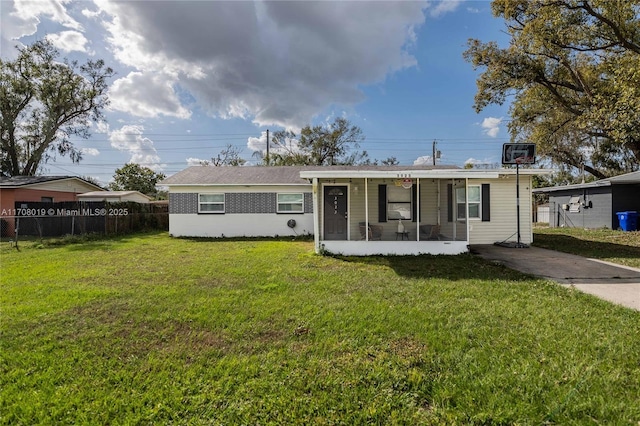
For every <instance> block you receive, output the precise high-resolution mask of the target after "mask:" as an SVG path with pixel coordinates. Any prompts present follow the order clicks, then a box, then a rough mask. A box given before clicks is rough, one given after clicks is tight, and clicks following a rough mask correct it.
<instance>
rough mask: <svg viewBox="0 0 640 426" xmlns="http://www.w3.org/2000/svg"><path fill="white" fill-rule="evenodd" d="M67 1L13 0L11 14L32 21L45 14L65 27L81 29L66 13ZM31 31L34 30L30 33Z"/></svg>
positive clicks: (68, 0)
mask: <svg viewBox="0 0 640 426" xmlns="http://www.w3.org/2000/svg"><path fill="white" fill-rule="evenodd" d="M69 2H70V0H49V1H42V0H14V2H13V6H14V11H13V12H12V13H11V14H12V15H13V16H15V17H17V18H20V19H22V20H25V21H29V20H30V21H33V22H35V21H37V22H40V20H39V19H38V18H39V17H40V16H45V17H47V18H49V19H51V20H52V21H53V22H56V23H58V24H60V25H62V26H64V27H66V28H71V29H74V30H77V31H82V30H83V28H82V25H80V23H79V22H78V21H76V20H75V19H73V18H72V17H71V16H69V14H68V13H67V10H66V5H67V4H68V3H69ZM3 3H4V2H3ZM3 7H4V5H3ZM33 33H35V30H34V31H33V32H32V33H30V34H33Z"/></svg>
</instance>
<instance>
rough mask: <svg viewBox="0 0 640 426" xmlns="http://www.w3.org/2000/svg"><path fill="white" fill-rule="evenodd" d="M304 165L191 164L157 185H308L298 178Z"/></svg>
mask: <svg viewBox="0 0 640 426" xmlns="http://www.w3.org/2000/svg"><path fill="white" fill-rule="evenodd" d="M303 169H304V167H299V166H282V167H258V166H237V167H235V166H225V167H214V166H191V167H189V168H186V169H184V170H182V171H181V172H178V173H176V174H175V175H172V176H169V177H168V178H166V179H164V180H163V181H161V182H159V183H158V185H166V186H172V185H256V184H259V185H308V184H309V182H308V181H306V180H305V179H301V178H300V171H301V170H303Z"/></svg>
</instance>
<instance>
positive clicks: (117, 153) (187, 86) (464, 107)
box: [0, 0, 509, 184]
mask: <svg viewBox="0 0 640 426" xmlns="http://www.w3.org/2000/svg"><path fill="white" fill-rule="evenodd" d="M0 16H1V21H0V26H1V28H2V31H1V32H0V36H1V40H0V43H1V44H0V49H1V51H0V54H1V56H2V58H3V59H4V60H7V59H12V58H14V57H15V56H16V50H15V48H14V46H15V45H16V44H23V45H26V44H29V43H31V42H33V41H34V40H36V39H42V38H48V39H49V40H51V41H52V42H53V43H54V44H55V45H56V46H57V47H58V48H59V50H60V51H61V53H62V55H63V56H65V57H68V58H70V59H78V60H79V61H80V62H83V61H84V60H86V59H88V58H92V59H96V58H102V59H104V60H105V61H106V62H107V64H108V65H109V66H111V67H112V68H114V69H115V70H116V72H117V74H116V75H115V77H114V78H113V79H112V81H111V87H110V91H109V96H110V99H111V106H110V108H109V110H108V111H106V112H105V116H106V120H105V122H103V123H99V124H97V125H95V126H94V128H93V129H92V137H91V138H90V139H88V140H79V141H76V146H77V147H80V148H82V150H83V153H84V159H83V161H82V162H81V163H80V164H72V163H71V162H70V161H69V160H68V159H67V158H64V157H59V158H57V160H56V161H55V162H50V163H48V164H47V165H46V166H45V168H44V170H43V172H44V174H51V175H76V176H91V177H93V178H95V179H97V180H99V181H100V182H101V183H104V184H106V183H108V182H109V181H110V180H111V177H112V176H113V173H114V171H115V169H117V168H119V167H121V166H123V165H124V164H125V163H127V162H137V163H140V164H141V165H144V166H147V167H151V168H153V169H154V170H156V171H159V172H163V173H165V174H167V175H171V174H173V173H176V172H178V171H180V170H182V169H184V168H185V167H187V166H189V165H190V164H196V163H197V162H198V160H206V159H209V158H211V157H213V156H216V155H217V154H218V153H219V152H220V151H221V150H222V149H224V148H225V146H226V145H227V144H231V145H234V146H236V147H238V148H239V149H240V150H241V155H242V157H243V158H245V159H246V160H247V161H249V163H252V162H255V161H256V157H255V156H254V155H253V154H254V152H255V151H259V150H262V149H264V147H265V142H266V140H265V132H266V130H267V129H269V130H270V131H271V132H274V131H277V130H280V129H283V128H289V129H293V130H296V129H299V128H300V127H303V126H304V125H307V124H312V125H316V124H323V123H328V122H331V121H333V119H334V118H335V117H336V116H343V117H345V118H347V119H348V120H349V121H350V122H351V123H353V124H355V125H357V126H359V127H360V128H361V129H362V131H363V134H364V136H365V138H366V139H365V142H364V143H363V144H362V145H361V147H360V149H362V150H366V151H367V152H368V153H369V156H370V157H371V158H372V159H378V160H383V159H386V158H388V157H396V158H397V159H398V160H399V161H400V163H401V164H403V165H413V164H421V163H427V164H431V162H432V159H431V152H432V143H433V141H434V140H436V141H437V144H438V149H439V150H440V151H441V153H442V157H441V158H440V159H439V160H438V163H439V164H454V165H458V166H462V165H464V163H465V162H468V161H473V162H480V163H496V162H499V160H500V150H501V146H502V144H503V143H504V142H508V141H509V136H508V133H507V129H506V123H507V122H508V105H503V106H490V107H488V108H486V109H485V110H484V111H482V112H481V113H480V114H476V113H475V111H474V110H473V98H474V95H475V92H476V85H475V80H476V77H477V75H478V71H474V70H473V69H472V67H471V65H470V64H468V63H466V62H465V61H464V60H463V58H462V52H463V51H464V50H465V49H466V43H467V40H468V39H469V38H477V39H480V40H483V41H491V40H494V41H498V42H499V43H500V44H505V43H508V37H507V36H506V35H505V32H504V23H503V22H502V21H501V20H499V19H496V18H494V17H493V16H492V15H491V10H490V2H489V1H467V2H464V1H455V0H445V1H429V2H407V1H401V2H384V1H375V2H364V1H352V2H329V1H320V2H303V1H289V2H221V1H193V2H189V1H181V2H177V1H175V2H174V1H160V2H154V1H144V2H143V1H133V2H126V1H125V2H111V1H103V0H100V1H98V0H96V1H68V0H54V1H44V0H35V1H18V0H15V1H6V0H2V1H1V2H0Z"/></svg>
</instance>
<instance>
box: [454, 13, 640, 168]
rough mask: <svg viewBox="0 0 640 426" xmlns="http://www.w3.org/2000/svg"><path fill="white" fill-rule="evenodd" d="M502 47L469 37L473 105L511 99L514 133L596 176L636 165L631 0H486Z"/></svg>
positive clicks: (635, 28)
mask: <svg viewBox="0 0 640 426" xmlns="http://www.w3.org/2000/svg"><path fill="white" fill-rule="evenodd" d="M492 10H493V13H494V15H495V16H496V17H501V18H504V20H505V22H506V26H507V31H508V32H509V35H510V36H511V42H510V44H509V46H508V47H506V48H501V47H499V46H498V44H497V43H495V42H487V43H484V42H481V41H479V40H469V45H468V50H467V51H466V52H465V53H464V55H465V58H466V60H467V61H469V62H471V63H472V64H473V65H474V67H476V68H481V69H482V70H483V72H482V74H481V75H480V77H479V78H478V80H477V85H478V92H477V94H476V97H475V105H474V106H475V109H476V111H478V112H480V111H481V110H482V109H484V108H485V107H486V106H488V105H489V104H503V103H504V102H506V101H507V100H508V99H511V100H512V103H511V111H510V112H511V122H510V124H509V129H510V132H511V137H512V140H513V141H528V142H533V143H536V144H537V147H538V152H539V153H540V154H542V155H543V156H546V157H547V158H549V159H551V160H552V161H553V162H554V163H555V164H558V165H563V166H564V167H565V168H568V169H572V168H574V167H575V168H578V169H580V168H583V169H584V170H585V171H587V172H589V173H591V174H592V175H594V176H596V177H598V178H603V177H606V176H609V175H613V174H617V173H621V172H626V171H632V170H636V169H638V167H639V166H640V19H639V15H638V14H639V13H640V2H639V0H538V1H530V0H494V1H493V2H492Z"/></svg>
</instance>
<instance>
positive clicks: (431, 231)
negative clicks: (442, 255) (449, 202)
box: [420, 225, 440, 241]
mask: <svg viewBox="0 0 640 426" xmlns="http://www.w3.org/2000/svg"><path fill="white" fill-rule="evenodd" d="M420 240H421V241H424V240H440V225H420Z"/></svg>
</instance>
